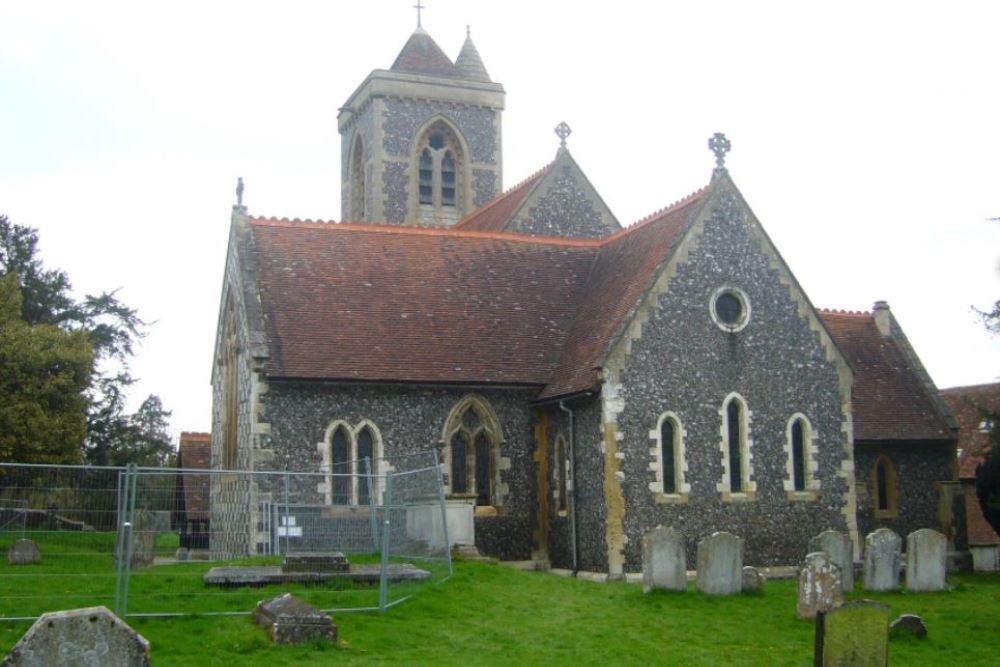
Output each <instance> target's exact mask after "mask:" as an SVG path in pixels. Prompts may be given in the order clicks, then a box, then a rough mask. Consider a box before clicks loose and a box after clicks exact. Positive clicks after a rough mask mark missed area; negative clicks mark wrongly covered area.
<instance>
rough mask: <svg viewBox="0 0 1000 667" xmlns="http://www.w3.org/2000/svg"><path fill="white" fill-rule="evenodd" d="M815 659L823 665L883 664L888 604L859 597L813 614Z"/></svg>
mask: <svg viewBox="0 0 1000 667" xmlns="http://www.w3.org/2000/svg"><path fill="white" fill-rule="evenodd" d="M816 635H817V637H816V653H817V655H816V660H815V661H814V663H813V664H816V665H823V667H886V665H888V664H889V607H888V605H884V604H882V603H881V602H873V601H871V600H858V601H856V602H848V603H847V604H845V605H843V606H841V607H837V608H836V609H831V610H830V611H828V612H826V613H825V614H821V615H819V616H817V618H816Z"/></svg>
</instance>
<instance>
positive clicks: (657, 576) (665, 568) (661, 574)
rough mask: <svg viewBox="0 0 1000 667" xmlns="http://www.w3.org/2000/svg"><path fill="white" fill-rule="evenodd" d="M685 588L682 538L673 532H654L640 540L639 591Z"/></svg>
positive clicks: (658, 530)
mask: <svg viewBox="0 0 1000 667" xmlns="http://www.w3.org/2000/svg"><path fill="white" fill-rule="evenodd" d="M654 588H662V589H665V590H668V591H683V590H685V589H686V588H687V556H686V554H685V545H684V536H683V535H682V534H681V533H680V532H679V531H677V530H674V529H673V528H663V527H658V528H654V529H653V530H651V531H650V532H648V533H646V535H645V536H644V537H643V538H642V590H643V592H644V593H648V592H650V591H651V590H653V589H654Z"/></svg>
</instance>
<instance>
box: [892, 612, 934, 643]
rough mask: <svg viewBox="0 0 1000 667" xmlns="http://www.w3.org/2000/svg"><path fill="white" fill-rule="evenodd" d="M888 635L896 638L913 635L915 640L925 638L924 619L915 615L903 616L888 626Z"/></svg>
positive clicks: (925, 627)
mask: <svg viewBox="0 0 1000 667" xmlns="http://www.w3.org/2000/svg"><path fill="white" fill-rule="evenodd" d="M889 634H890V635H892V636H893V637H898V636H899V635H902V634H908V635H913V636H914V637H916V638H917V639H926V638H927V626H926V625H924V619H922V618H920V617H919V616H917V615H916V614H903V615H902V616H900V617H899V618H897V619H896V620H895V621H893V622H892V623H890V624H889Z"/></svg>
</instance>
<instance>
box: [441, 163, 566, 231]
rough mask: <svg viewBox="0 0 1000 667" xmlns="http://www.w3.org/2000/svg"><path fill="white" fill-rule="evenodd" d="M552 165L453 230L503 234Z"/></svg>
mask: <svg viewBox="0 0 1000 667" xmlns="http://www.w3.org/2000/svg"><path fill="white" fill-rule="evenodd" d="M550 166H551V164H549V165H546V166H544V167H542V168H541V169H539V170H538V171H536V172H535V173H534V174H532V175H531V176H529V177H528V178H526V179H524V180H523V181H521V182H520V183H518V184H517V185H515V186H514V187H512V188H511V189H510V190H507V192H504V193H503V194H501V195H498V196H496V197H494V198H493V199H491V200H490V201H489V202H487V203H486V204H484V205H483V206H481V207H479V208H477V209H476V210H475V211H473V212H472V213H470V214H469V215H467V216H465V217H464V218H462V219H461V220H459V221H458V222H457V223H455V226H454V227H453V229H462V230H469V231H479V232H501V231H503V230H504V228H505V227H506V226H507V223H508V222H510V219H511V217H512V216H513V215H514V214H515V213H517V210H518V209H519V208H521V204H523V203H524V200H525V199H527V198H528V195H529V194H531V192H532V190H534V189H535V186H536V185H537V184H538V182H539V181H541V180H542V177H543V176H544V175H545V172H546V171H548V169H549V167H550Z"/></svg>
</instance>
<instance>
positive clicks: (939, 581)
mask: <svg viewBox="0 0 1000 667" xmlns="http://www.w3.org/2000/svg"><path fill="white" fill-rule="evenodd" d="M947 573H948V538H946V537H945V536H944V535H943V534H941V533H939V532H938V531H936V530H931V529H930V528H922V529H920V530H915V531H913V532H912V533H910V534H909V535H907V536H906V589H907V590H910V591H923V592H933V591H943V590H944V589H945V588H946V587H947V585H948V582H947Z"/></svg>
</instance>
